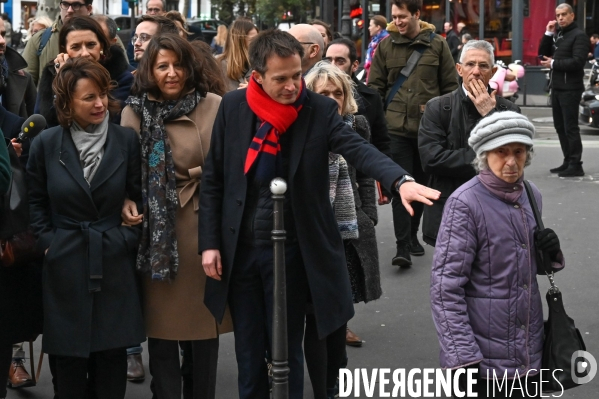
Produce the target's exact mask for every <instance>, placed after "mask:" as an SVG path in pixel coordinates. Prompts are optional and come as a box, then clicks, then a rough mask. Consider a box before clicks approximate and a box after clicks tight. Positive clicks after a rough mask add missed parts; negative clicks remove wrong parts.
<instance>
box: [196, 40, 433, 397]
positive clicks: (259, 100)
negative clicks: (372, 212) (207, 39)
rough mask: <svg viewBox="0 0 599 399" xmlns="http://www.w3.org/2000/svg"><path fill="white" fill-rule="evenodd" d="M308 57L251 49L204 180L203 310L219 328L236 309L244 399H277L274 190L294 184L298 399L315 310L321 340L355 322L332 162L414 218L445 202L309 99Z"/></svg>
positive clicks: (291, 291) (294, 44)
mask: <svg viewBox="0 0 599 399" xmlns="http://www.w3.org/2000/svg"><path fill="white" fill-rule="evenodd" d="M303 54H304V49H303V48H302V45H301V44H300V43H299V42H298V41H297V40H295V39H294V38H293V37H292V36H291V35H290V34H288V33H286V32H281V31H278V30H275V31H265V32H262V33H260V34H259V35H258V36H257V37H256V38H254V40H253V41H252V44H251V45H250V63H251V65H252V68H253V70H254V71H253V72H252V78H251V79H250V82H249V84H248V88H247V89H242V90H235V91H233V92H230V93H227V94H226V95H225V96H224V98H223V101H222V102H221V105H220V109H219V112H218V115H217V117H216V121H215V123H214V129H213V134H212V141H211V145H210V153H209V154H208V158H207V160H206V163H205V165H204V170H203V175H202V185H201V194H200V211H199V226H200V227H199V229H200V230H199V251H200V252H201V253H202V265H203V267H204V270H205V272H206V275H207V276H208V277H210V278H209V279H208V281H207V282H206V291H205V297H204V302H205V303H206V306H208V308H209V309H210V311H211V312H212V313H213V315H214V316H215V317H216V319H217V320H218V321H221V320H222V318H223V314H224V312H225V307H226V305H227V302H228V304H229V307H230V310H231V315H232V317H233V325H234V332H235V351H236V355H237V362H238V372H239V378H238V383H239V397H240V398H241V399H246V398H252V399H262V398H265V399H266V398H269V397H270V393H269V386H268V376H267V370H266V364H265V362H264V353H265V350H266V349H267V348H269V347H270V339H269V337H270V334H271V332H272V318H271V315H272V297H273V254H272V252H273V251H272V243H271V241H270V236H271V230H272V226H273V225H272V199H271V193H270V190H269V184H270V181H271V178H273V177H275V176H278V177H282V178H284V179H285V180H286V181H287V182H288V183H287V186H288V189H287V195H286V199H285V203H284V208H285V212H284V217H285V229H286V231H287V241H286V245H285V247H286V248H285V255H286V256H285V262H286V277H287V308H288V309H287V312H288V314H287V324H288V326H287V328H288V342H289V345H288V348H289V367H290V375H289V393H290V394H289V397H290V398H296V399H299V398H302V397H303V396H302V394H303V385H304V381H303V371H304V366H303V353H302V338H303V332H304V315H305V309H306V305H307V303H308V301H310V302H311V304H312V305H313V308H314V314H315V317H316V322H317V329H318V334H319V337H320V338H321V339H322V338H324V337H326V336H327V335H328V334H330V333H331V332H332V331H335V330H336V329H338V328H339V327H340V326H341V325H343V324H344V323H345V322H347V321H348V320H349V319H350V318H351V317H352V316H353V314H354V310H353V304H352V297H351V288H350V283H349V278H348V273H347V266H346V262H345V254H344V248H343V242H342V239H341V236H340V234H339V230H338V227H337V223H336V221H335V216H334V213H333V209H332V207H331V204H330V200H329V173H328V159H329V151H332V152H334V153H338V154H341V155H343V156H344V157H345V158H346V159H347V161H348V162H349V163H351V164H352V165H354V166H355V167H356V168H357V169H358V170H360V171H362V172H364V173H365V174H368V175H370V176H373V177H374V178H376V179H377V180H378V181H380V182H381V183H382V184H383V185H384V186H386V187H387V188H388V189H389V190H390V191H395V192H396V193H397V190H398V189H399V194H400V195H401V198H402V200H403V202H404V204H405V206H406V208H408V209H409V210H410V211H412V208H411V206H410V205H409V203H410V202H411V201H414V200H417V201H423V202H425V203H427V204H430V201H429V200H428V199H427V198H433V199H436V198H437V197H438V193H437V192H436V191H434V190H430V189H428V188H426V187H424V186H420V185H418V184H416V183H414V182H409V181H410V180H412V179H411V178H410V177H409V176H407V175H406V172H405V171H404V170H403V169H402V168H400V167H399V166H397V165H396V164H395V163H394V162H393V161H391V160H390V159H389V158H388V157H385V156H384V155H382V154H381V153H380V152H379V151H377V150H376V148H374V146H372V145H370V144H368V143H367V142H366V141H365V140H364V139H362V138H361V137H360V136H359V135H358V134H357V133H355V132H354V131H353V130H352V129H351V128H350V127H349V126H348V125H347V124H345V123H344V122H343V120H342V118H341V117H340V116H339V115H338V112H337V104H336V103H335V102H334V101H331V100H330V99H328V98H325V97H323V96H320V95H317V94H315V93H313V92H310V91H308V90H307V89H306V88H305V84H304V82H303V80H302V78H301V76H302V66H301V59H302V56H303ZM282 115H285V117H281V116H282ZM258 116H259V117H258ZM275 126H276V127H275ZM394 187H395V188H394Z"/></svg>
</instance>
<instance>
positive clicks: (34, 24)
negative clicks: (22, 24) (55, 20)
mask: <svg viewBox="0 0 599 399" xmlns="http://www.w3.org/2000/svg"><path fill="white" fill-rule="evenodd" d="M51 26H52V20H51V19H50V18H48V17H46V16H43V17H37V18H35V19H34V20H32V21H31V22H30V23H29V37H31V36H33V35H35V34H36V33H37V32H39V31H40V30H43V29H46V28H49V27H51Z"/></svg>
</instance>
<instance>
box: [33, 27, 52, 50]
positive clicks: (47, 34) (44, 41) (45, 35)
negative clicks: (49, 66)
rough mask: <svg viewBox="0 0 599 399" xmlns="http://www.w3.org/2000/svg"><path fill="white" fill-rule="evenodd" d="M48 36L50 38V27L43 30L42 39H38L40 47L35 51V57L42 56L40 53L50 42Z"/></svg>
mask: <svg viewBox="0 0 599 399" xmlns="http://www.w3.org/2000/svg"><path fill="white" fill-rule="evenodd" d="M50 36H52V27H51V26H50V27H48V28H46V29H45V30H44V33H42V37H41V39H40V46H39V48H38V49H37V56H38V57H39V56H40V55H42V51H44V47H46V44H48V41H49V40H50Z"/></svg>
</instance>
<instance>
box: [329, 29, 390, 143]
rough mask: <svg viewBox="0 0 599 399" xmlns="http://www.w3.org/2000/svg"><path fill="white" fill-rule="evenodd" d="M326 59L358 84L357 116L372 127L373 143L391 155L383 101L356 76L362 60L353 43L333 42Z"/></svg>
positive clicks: (341, 40) (344, 40) (343, 40)
mask: <svg viewBox="0 0 599 399" xmlns="http://www.w3.org/2000/svg"><path fill="white" fill-rule="evenodd" d="M325 59H326V60H328V61H330V62H331V63H333V64H334V65H336V66H337V67H338V68H339V69H341V70H342V71H343V72H345V73H347V74H348V75H349V76H351V78H352V80H353V82H354V83H355V84H356V87H355V88H356V93H355V94H357V96H354V97H356V102H357V103H358V112H357V114H356V115H364V116H365V117H366V120H367V121H368V124H369V125H370V133H371V136H372V138H371V142H372V144H374V146H375V147H376V148H377V149H378V150H379V151H380V152H382V153H383V154H385V155H390V143H391V139H390V138H389V133H388V132H387V122H386V121H385V111H384V110H383V101H382V100H381V96H380V95H379V93H378V92H377V91H376V90H374V89H371V88H370V87H368V86H366V85H365V84H364V83H362V82H360V81H359V80H358V79H357V78H356V75H355V72H356V70H357V69H358V65H359V63H360V60H359V59H358V52H357V50H356V45H355V43H354V42H353V41H351V40H349V39H346V38H340V39H335V40H333V41H332V42H331V43H330V44H329V47H327V51H326V55H325Z"/></svg>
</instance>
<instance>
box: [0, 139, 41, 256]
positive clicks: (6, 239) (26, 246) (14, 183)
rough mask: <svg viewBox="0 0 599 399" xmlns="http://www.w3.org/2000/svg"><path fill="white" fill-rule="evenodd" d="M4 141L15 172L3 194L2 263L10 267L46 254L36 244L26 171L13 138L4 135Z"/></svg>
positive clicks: (0, 218)
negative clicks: (30, 217)
mask: <svg viewBox="0 0 599 399" xmlns="http://www.w3.org/2000/svg"><path fill="white" fill-rule="evenodd" d="M0 134H1V133H0ZM4 141H5V145H6V146H7V150H8V156H9V158H10V168H11V171H12V176H11V181H10V187H9V189H8V191H7V192H6V194H4V195H3V196H0V212H1V213H0V266H3V267H11V266H20V265H25V264H27V263H29V262H32V261H35V260H38V259H39V260H41V259H42V257H43V254H42V253H41V251H39V250H37V249H36V248H35V237H34V235H33V231H32V230H31V228H30V226H29V202H28V196H27V181H26V174H25V171H24V170H23V167H22V166H21V163H20V161H19V157H18V155H17V153H16V152H15V150H14V148H13V146H12V143H11V142H10V140H9V139H6V138H5V139H4ZM0 145H1V143H0Z"/></svg>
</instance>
